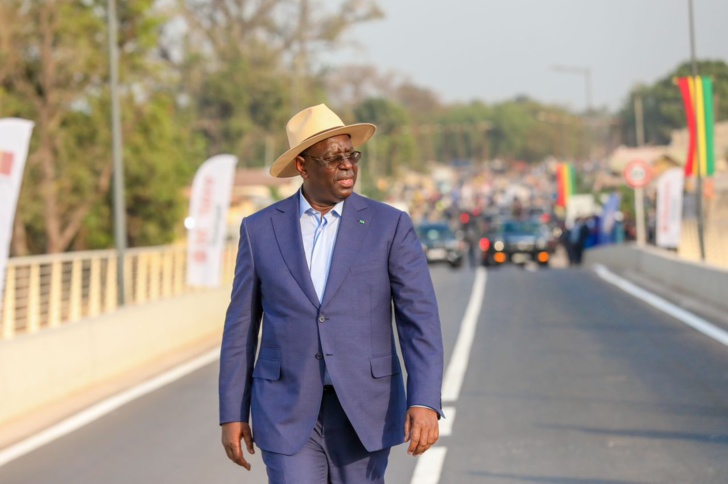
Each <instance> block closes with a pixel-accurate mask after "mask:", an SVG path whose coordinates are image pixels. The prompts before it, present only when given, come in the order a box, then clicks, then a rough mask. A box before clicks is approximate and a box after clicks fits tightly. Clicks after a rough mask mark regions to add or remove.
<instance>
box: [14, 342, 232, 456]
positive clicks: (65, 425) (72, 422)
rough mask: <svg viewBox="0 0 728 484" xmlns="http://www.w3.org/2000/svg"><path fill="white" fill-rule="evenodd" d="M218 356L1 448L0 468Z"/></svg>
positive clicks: (215, 353)
mask: <svg viewBox="0 0 728 484" xmlns="http://www.w3.org/2000/svg"><path fill="white" fill-rule="evenodd" d="M219 357H220V349H219V348H215V349H212V350H210V351H208V352H206V353H204V354H202V355H200V356H198V357H197V358H195V359H193V360H191V361H188V362H187V363H184V364H182V365H179V366H176V367H174V368H172V369H171V370H168V371H166V372H164V373H162V374H161V375H158V376H156V377H154V378H151V379H149V380H147V381H145V382H143V383H141V384H139V385H136V386H134V387H132V388H129V389H128V390H126V391H123V392H121V393H118V394H116V395H113V396H111V397H109V398H107V399H105V400H102V401H101V402H99V403H96V404H95V405H92V406H90V407H88V408H87V409H85V410H82V411H80V412H78V413H76V414H74V415H72V416H70V417H68V418H66V419H64V420H62V421H61V422H59V423H57V424H55V425H53V426H51V427H49V428H47V429H46V430H43V431H41V432H39V433H37V434H35V435H33V436H31V437H28V438H26V439H24V440H21V441H20V442H18V443H16V444H13V445H11V446H10V447H7V448H6V449H3V450H2V451H0V467H2V466H3V465H5V464H7V463H8V462H11V461H13V460H15V459H17V458H19V457H22V456H23V455H25V454H27V453H29V452H32V451H34V450H36V449H38V448H39V447H42V446H44V445H46V444H48V443H50V442H52V441H54V440H56V439H59V438H61V437H63V436H64V435H67V434H69V433H71V432H73V431H74V430H77V429H79V428H81V427H83V426H84V425H87V424H89V423H91V422H93V421H94V420H97V419H99V418H101V417H103V416H104V415H106V414H108V413H110V412H112V411H113V410H116V409H117V408H119V407H121V406H122V405H125V404H127V403H129V402H131V401H132V400H136V399H137V398H139V397H142V396H144V395H146V394H148V393H151V392H153V391H155V390H157V389H159V388H162V387H163V386H165V385H168V384H170V383H172V382H174V381H176V380H179V379H180V378H182V377H184V376H186V375H188V374H190V373H192V372H193V371H196V370H198V369H200V368H202V367H204V366H206V365H209V364H210V363H212V362H214V361H215V360H217V359H218V358H219Z"/></svg>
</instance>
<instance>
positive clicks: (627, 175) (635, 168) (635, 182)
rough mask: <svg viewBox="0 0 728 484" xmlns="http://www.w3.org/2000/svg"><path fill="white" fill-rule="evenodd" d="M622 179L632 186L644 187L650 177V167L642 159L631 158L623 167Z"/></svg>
mask: <svg viewBox="0 0 728 484" xmlns="http://www.w3.org/2000/svg"><path fill="white" fill-rule="evenodd" d="M624 179H625V180H626V181H627V185H629V186H630V187H632V188H644V187H645V186H647V184H648V183H650V180H651V179H652V167H650V165H649V163H647V162H646V161H643V160H632V161H630V162H629V163H627V166H626V167H624Z"/></svg>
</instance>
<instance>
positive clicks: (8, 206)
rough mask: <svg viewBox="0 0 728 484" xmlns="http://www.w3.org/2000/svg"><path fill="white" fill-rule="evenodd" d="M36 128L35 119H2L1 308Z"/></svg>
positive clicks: (0, 162)
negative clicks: (11, 244)
mask: <svg viewBox="0 0 728 484" xmlns="http://www.w3.org/2000/svg"><path fill="white" fill-rule="evenodd" d="M32 132H33V122H32V121H28V120H25V119H18V118H5V119H0V311H2V306H3V301H4V297H3V296H4V289H5V270H6V267H7V264H8V256H9V254H10V237H11V236H12V233H13V223H14V221H15V209H16V208H17V206H18V196H19V195H20V184H21V183H22V182H23V170H24V169H25V159H26V158H27V157H28V145H29V144H30V135H31V133H32Z"/></svg>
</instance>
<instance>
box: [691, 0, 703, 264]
mask: <svg viewBox="0 0 728 484" xmlns="http://www.w3.org/2000/svg"><path fill="white" fill-rule="evenodd" d="M688 9H689V12H690V62H691V64H692V67H693V80H694V82H701V80H700V78H699V77H698V64H697V62H696V60H695V25H694V24H695V22H694V18H693V0H688ZM697 103H698V89H697V86H696V88H695V89H693V106H697V105H698V104H697ZM693 109H695V108H693ZM695 163H696V164H697V166H698V170H697V176H696V179H695V182H696V187H695V202H696V203H695V209H696V210H697V212H698V245H699V246H700V260H701V261H703V262H705V236H704V223H703V166H702V160H701V159H700V149H699V148H698V147H696V149H695Z"/></svg>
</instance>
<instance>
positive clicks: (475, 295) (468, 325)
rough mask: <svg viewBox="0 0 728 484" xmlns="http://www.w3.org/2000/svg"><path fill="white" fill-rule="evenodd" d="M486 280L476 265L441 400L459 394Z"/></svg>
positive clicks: (455, 398)
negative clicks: (473, 279) (471, 288)
mask: <svg viewBox="0 0 728 484" xmlns="http://www.w3.org/2000/svg"><path fill="white" fill-rule="evenodd" d="M486 281H487V273H486V271H485V268H484V267H478V269H477V272H476V273H475V282H474V283H473V290H472V292H471V293H470V302H468V307H467V309H466V310H465V316H463V322H462V323H461V324H460V333H458V339H457V341H456V343H455V348H454V349H453V351H452V356H451V357H450V364H449V365H448V366H447V372H445V380H444V383H443V385H442V400H443V401H445V402H454V401H456V400H457V399H458V396H459V395H460V388H461V387H462V385H463V378H464V377H465V372H466V371H467V369H468V360H469V359H470V349H471V348H472V346H473V339H474V338H475V327H476V326H477V324H478V316H479V315H480V307H481V306H482V305H483V298H484V297H485V283H486Z"/></svg>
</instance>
